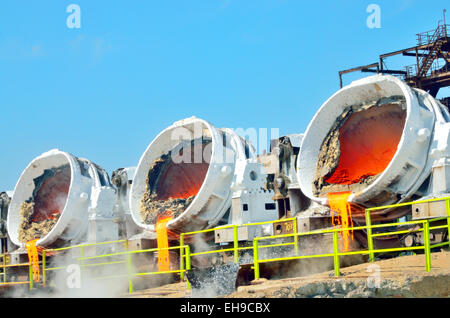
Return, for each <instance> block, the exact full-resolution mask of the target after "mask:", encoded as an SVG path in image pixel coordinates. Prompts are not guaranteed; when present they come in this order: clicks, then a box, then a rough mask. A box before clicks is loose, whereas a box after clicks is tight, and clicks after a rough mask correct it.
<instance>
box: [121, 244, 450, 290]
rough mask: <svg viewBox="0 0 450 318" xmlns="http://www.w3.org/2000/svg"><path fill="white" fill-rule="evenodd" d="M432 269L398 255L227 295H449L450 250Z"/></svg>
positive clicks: (419, 258) (181, 287) (171, 286)
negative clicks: (336, 274) (337, 275)
mask: <svg viewBox="0 0 450 318" xmlns="http://www.w3.org/2000/svg"><path fill="white" fill-rule="evenodd" d="M431 263H432V270H431V271H430V272H428V273H427V272H426V271H425V257H424V255H410V256H401V257H397V258H393V259H386V260H379V261H376V262H374V263H373V264H369V263H365V264H359V265H356V266H350V267H346V268H342V269H341V276H340V277H334V276H333V273H334V272H333V271H329V272H324V273H320V274H315V275H311V276H306V277H296V278H287V279H279V280H265V279H261V280H259V281H253V282H252V285H249V286H240V287H238V289H237V291H236V292H234V293H233V294H231V295H227V296H225V297H228V298H367V297H374V298H386V297H389V298H391V297H402V298H403V297H407V298H411V297H449V294H450V252H448V251H441V252H437V253H433V254H432V260H431ZM129 297H170V298H185V297H191V292H190V291H188V290H187V289H186V284H185V283H176V284H169V285H165V286H161V287H158V288H153V289H148V290H144V291H139V292H135V293H134V294H132V295H129Z"/></svg>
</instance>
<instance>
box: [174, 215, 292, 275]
mask: <svg viewBox="0 0 450 318" xmlns="http://www.w3.org/2000/svg"><path fill="white" fill-rule="evenodd" d="M291 221H292V223H293V228H292V230H293V231H294V233H297V218H295V217H294V218H287V219H282V220H272V221H264V222H255V223H246V224H230V225H225V226H221V227H216V228H212V229H206V230H200V231H193V232H186V233H181V234H180V245H183V244H184V241H185V237H186V236H191V235H196V234H203V233H208V232H213V231H217V230H224V229H233V247H232V248H219V249H213V250H207V251H202V252H196V253H191V254H190V257H193V256H199V255H207V254H212V253H226V252H233V259H234V263H235V264H239V252H240V251H244V250H252V249H253V247H252V246H241V247H240V246H239V235H238V229H239V228H240V227H250V226H256V225H264V224H275V223H284V222H291ZM279 245H280V246H281V245H294V249H295V250H296V251H298V242H297V240H294V242H292V243H284V244H279ZM184 258H186V257H185V256H184V255H183V254H181V255H180V267H183V266H184V265H183V264H184V261H183V259H184ZM186 261H187V258H186ZM189 262H190V260H189ZM181 279H184V275H182V276H181Z"/></svg>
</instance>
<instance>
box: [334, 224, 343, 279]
mask: <svg viewBox="0 0 450 318" xmlns="http://www.w3.org/2000/svg"><path fill="white" fill-rule="evenodd" d="M333 254H334V276H335V277H339V276H340V275H341V271H340V265H339V237H338V230H335V231H334V232H333Z"/></svg>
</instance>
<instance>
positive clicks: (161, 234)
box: [156, 216, 172, 272]
mask: <svg viewBox="0 0 450 318" xmlns="http://www.w3.org/2000/svg"><path fill="white" fill-rule="evenodd" d="M171 219H172V217H171V216H169V217H161V218H159V219H158V220H157V221H156V241H157V244H158V248H168V247H169V239H168V235H167V222H169V221H170V220H171ZM158 270H159V271H160V272H165V271H169V270H170V258H169V250H168V249H163V250H159V251H158Z"/></svg>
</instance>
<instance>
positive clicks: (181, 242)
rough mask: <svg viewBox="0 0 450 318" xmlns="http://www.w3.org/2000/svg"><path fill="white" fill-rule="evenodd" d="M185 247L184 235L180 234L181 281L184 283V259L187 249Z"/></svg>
mask: <svg viewBox="0 0 450 318" xmlns="http://www.w3.org/2000/svg"><path fill="white" fill-rule="evenodd" d="M183 246H184V234H183V233H181V234H180V270H181V272H180V280H181V281H184V271H183V270H184V259H183V257H184V250H185V248H184V247H183ZM186 262H187V260H186ZM186 266H187V265H186Z"/></svg>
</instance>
